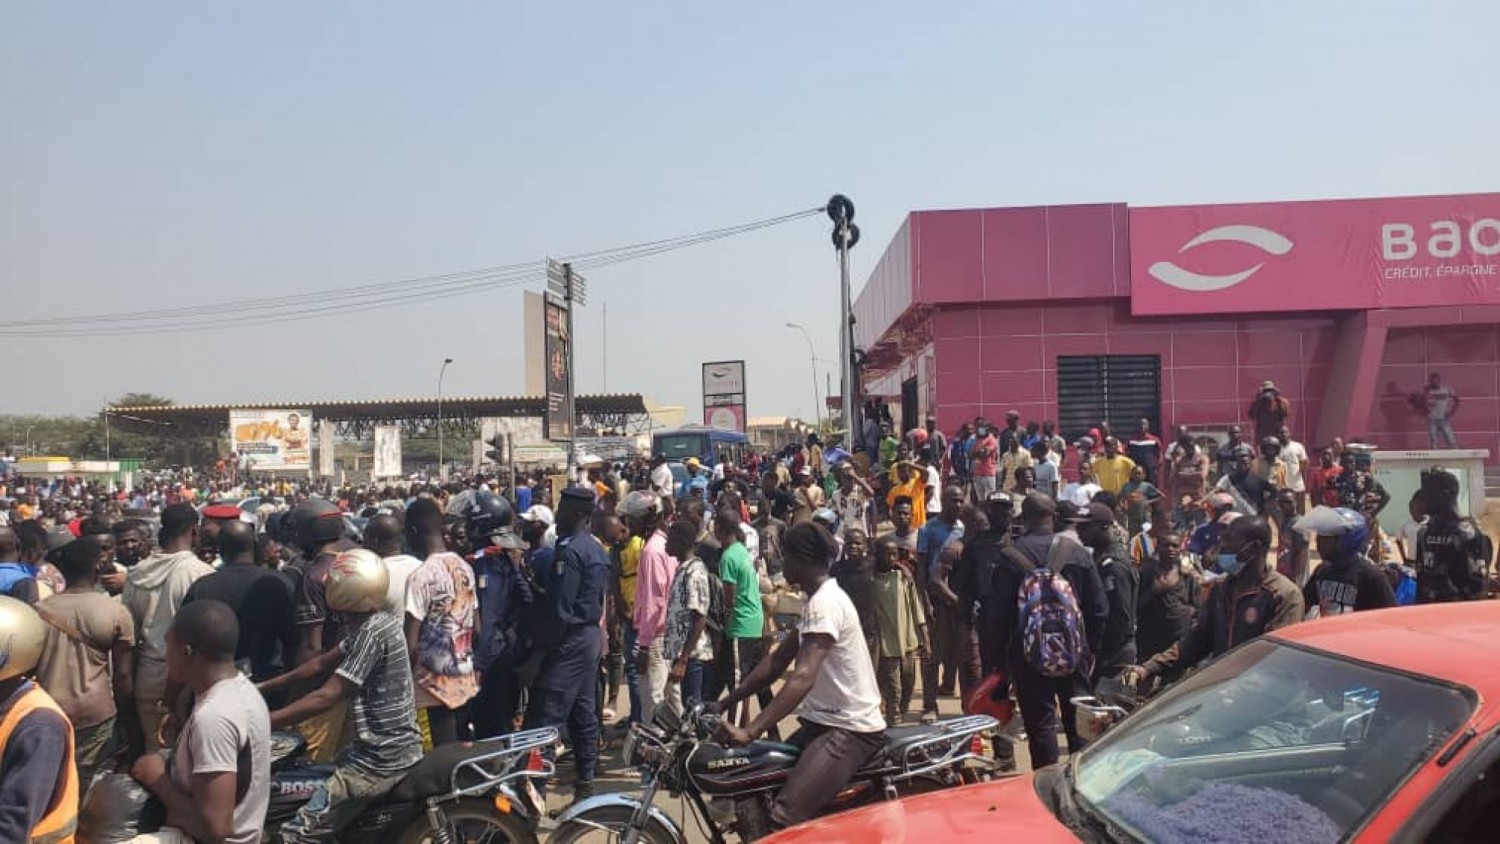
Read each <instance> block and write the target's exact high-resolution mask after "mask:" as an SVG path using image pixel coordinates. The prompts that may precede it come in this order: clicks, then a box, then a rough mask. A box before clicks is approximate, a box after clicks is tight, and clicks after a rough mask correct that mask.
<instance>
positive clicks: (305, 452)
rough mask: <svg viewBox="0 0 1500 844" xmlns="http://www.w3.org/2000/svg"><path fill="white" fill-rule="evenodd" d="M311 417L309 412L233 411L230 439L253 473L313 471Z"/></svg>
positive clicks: (230, 415)
mask: <svg viewBox="0 0 1500 844" xmlns="http://www.w3.org/2000/svg"><path fill="white" fill-rule="evenodd" d="M312 426H313V418H312V414H311V413H310V412H308V411H306V410H231V411H229V439H230V444H231V445H232V446H233V447H234V450H235V452H236V453H238V454H239V455H240V456H241V457H242V458H244V459H245V462H246V464H247V465H249V467H250V470H251V471H252V472H271V471H283V470H285V471H301V472H306V471H309V470H311V469H312Z"/></svg>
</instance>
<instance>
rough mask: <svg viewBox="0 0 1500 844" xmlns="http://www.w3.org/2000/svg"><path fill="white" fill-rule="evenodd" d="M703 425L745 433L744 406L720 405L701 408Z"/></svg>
mask: <svg viewBox="0 0 1500 844" xmlns="http://www.w3.org/2000/svg"><path fill="white" fill-rule="evenodd" d="M703 424H705V425H707V426H709V427H710V428H725V429H728V430H730V431H739V432H740V433H744V432H745V406H744V405H743V404H721V405H719V406H717V407H705V408H703Z"/></svg>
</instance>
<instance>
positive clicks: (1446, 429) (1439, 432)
mask: <svg viewBox="0 0 1500 844" xmlns="http://www.w3.org/2000/svg"><path fill="white" fill-rule="evenodd" d="M1427 437H1428V439H1429V440H1430V441H1431V442H1432V447H1433V448H1440V447H1446V448H1458V440H1457V438H1455V437H1454V436H1453V423H1452V422H1450V421H1449V420H1447V419H1428V420H1427ZM1439 440H1441V441H1442V443H1443V446H1439V445H1438V442H1439Z"/></svg>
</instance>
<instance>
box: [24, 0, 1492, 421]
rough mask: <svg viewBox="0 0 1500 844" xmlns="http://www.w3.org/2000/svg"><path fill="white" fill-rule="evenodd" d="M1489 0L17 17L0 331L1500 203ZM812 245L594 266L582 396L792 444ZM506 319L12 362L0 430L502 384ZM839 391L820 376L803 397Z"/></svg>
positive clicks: (321, 326) (509, 371) (187, 340)
mask: <svg viewBox="0 0 1500 844" xmlns="http://www.w3.org/2000/svg"><path fill="white" fill-rule="evenodd" d="M1496 33H1500V3H1496V2H1494V0H1473V2H1420V3H1412V2H1409V0H1407V2H1370V0H1366V2H1322V0H1320V2H1306V0H1300V2H1248V3H1245V2H1242V3H1204V2H1176V3H1165V2H1164V3H1144V2H1139V3H1137V2H1114V3H1110V2H1086V3H1084V2H1080V3H1019V2H1015V3H1012V2H976V3H912V2H878V3H877V2H861V3H845V4H836V3H809V2H759V3H751V4H744V3H734V4H731V3H713V2H708V3H704V2H699V3H690V2H685V1H684V2H677V3H662V2H634V3H604V2H595V3H582V2H576V3H555V2H554V3H510V2H506V3H498V2H491V3H409V2H408V3H388V2H369V1H368V0H366V1H364V2H343V3H336V2H319V3H304V2H284V3H271V2H261V3H236V4H229V3H202V2H179V3H164V2H135V3H110V4H98V3H39V2H23V0H3V2H0V302H3V314H4V316H3V317H0V320H6V321H12V320H20V319H25V318H29V317H42V316H54V315H60V314H61V315H66V314H79V313H96V312H118V311H128V310H138V309H143V308H161V307H173V306H182V305H195V304H202V303H211V302H214V301H220V300H234V299H243V298H246V297H250V296H259V295H265V296H279V295H288V294H297V293H302V292H314V295H315V291H317V290H319V289H326V288H331V287H340V286H348V285H356V284H365V283H371V282H380V281H388V280H396V279H402V278H409V277H415V276H424V275H431V274H437V273H445V272H452V271H459V270H466V269H470V268H475V267H484V266H493V265H497V264H507V263H511V262H515V261H523V260H529V259H534V258H540V257H541V256H543V255H545V254H548V253H554V254H556V253H568V252H582V251H587V250H592V249H596V248H602V247H609V246H615V245H621V244H627V243H632V242H637V241H644V240H652V239H656V238H661V237H670V236H674V235H678V234H685V233H688V232H693V231H697V230H700V229H705V228H713V227H717V226H721V225H729V224H733V223H738V222H743V221H749V220H754V219H758V218H762V217H769V216H773V215H777V214H781V213H784V212H789V211H795V210H799V209H802V208H808V207H812V206H815V205H818V204H821V203H822V202H823V201H824V200H826V198H827V197H828V196H829V195H830V194H831V193H834V192H844V193H847V194H848V195H849V196H851V197H852V198H853V199H854V201H855V202H856V203H857V205H858V222H859V223H860V224H861V227H862V229H863V232H864V241H863V243H862V244H861V245H860V246H859V247H858V248H857V249H856V250H855V255H854V275H855V285H856V290H857V289H858V287H859V286H860V285H862V284H863V281H864V278H865V275H866V274H867V272H868V271H869V268H870V267H872V266H873V264H874V262H875V260H876V259H877V258H878V257H879V255H880V253H881V251H882V250H883V249H884V248H885V245H886V244H887V243H888V242H889V240H890V238H891V236H892V234H893V233H894V231H895V229H896V228H897V226H898V225H899V224H900V221H901V219H902V216H903V215H904V214H905V213H906V212H907V211H909V210H911V209H918V208H932V207H963V206H1004V205H1028V204H1062V203H1070V202H1102V201H1123V202H1129V203H1132V204H1169V203H1194V202H1232V201H1253V200H1273V199H1288V198H1308V197H1321V196H1359V195H1374V196H1378V195H1387V194H1402V193H1446V192H1470V191H1483V190H1495V189H1497V188H1500V109H1497V108H1496V107H1495V104H1496V102H1497V94H1500V90H1497V88H1496V85H1497V79H1500V50H1497V49H1496V41H1495V36H1496ZM827 226H828V224H827V221H826V220H825V219H824V218H821V217H819V218H814V219H809V220H804V221H799V222H796V223H792V224H789V225H787V226H784V227H780V228H776V229H771V230H768V231H764V232H759V233H755V234H751V235H747V236H744V237H740V238H737V239H734V240H730V241H725V242H721V243H717V244H713V245H709V246H705V247H699V248H695V249H690V250H684V251H680V252H676V253H672V254H670V255H666V256H663V257H659V258H654V259H650V260H646V261H641V262H636V263H631V264H626V265H622V266H618V267H611V268H608V269H601V270H599V271H598V272H596V273H594V274H593V275H592V277H591V278H590V282H591V297H592V298H591V301H590V304H589V305H588V307H587V308H585V309H583V310H582V312H581V314H580V318H579V321H578V324H577V331H578V335H579V341H580V348H579V352H578V354H579V362H580V368H579V373H578V376H577V384H578V387H579V389H580V391H582V392H595V391H598V390H601V389H603V388H604V386H605V384H604V377H603V375H604V367H603V361H604V355H605V352H604V345H603V342H602V337H601V327H602V325H601V316H602V312H603V303H604V302H606V301H607V302H608V311H609V328H608V356H609V363H608V389H609V390H611V391H616V392H626V391H629V392H636V391H638V392H643V393H645V394H647V395H649V396H651V397H652V398H654V399H656V400H657V401H660V402H663V403H680V404H685V405H687V406H688V408H689V414H690V416H696V415H697V414H698V407H699V395H698V393H699V380H698V378H699V374H698V373H699V364H700V363H701V362H702V361H706V360H716V359H725V358H744V359H746V360H747V362H748V364H747V365H748V385H749V392H750V397H749V401H750V412H751V414H752V415H780V414H784V413H792V414H798V415H803V416H807V415H809V414H810V413H811V405H812V398H811V386H810V383H809V377H808V366H809V364H808V352H807V345H806V343H805V342H804V340H803V338H802V337H801V336H800V335H799V334H797V333H795V332H793V331H791V330H789V329H787V328H785V327H784V324H785V323H786V322H787V321H788V320H795V321H801V322H805V323H806V324H807V325H808V326H809V328H810V329H811V330H812V332H813V337H814V340H815V341H816V343H817V346H818V353H819V355H820V356H821V357H823V358H826V359H828V360H829V361H830V362H831V361H832V360H833V359H834V358H835V357H836V356H837V339H836V338H837V334H836V330H837V329H836V325H837V305H838V287H837V263H836V261H835V257H834V253H833V251H832V249H831V247H830V245H829V239H828V233H827ZM520 312H521V292H520V290H519V289H517V288H511V289H505V290H500V291H495V292H488V293H479V294H475V295H472V296H468V297H465V298H460V299H451V300H447V301H443V302H430V303H425V304H419V305H412V306H407V307H403V308H399V309H394V310H384V311H375V312H369V313H362V314H352V315H347V316H340V317H330V318H327V319H324V320H322V321H317V322H297V323H290V324H284V325H272V326H257V327H250V328H217V329H214V330H211V331H197V332H192V333H183V334H178V335H175V336H163V335H146V336H136V337H91V338H90V337H85V338H76V337H69V338H32V339H26V340H17V339H15V338H5V340H4V348H6V350H7V354H6V358H7V361H6V362H7V364H8V365H7V366H6V367H5V371H6V373H7V378H6V381H7V385H6V386H7V389H6V390H5V398H4V402H3V408H4V411H6V412H53V411H87V410H90V409H94V408H97V407H98V406H99V405H100V404H101V403H102V402H103V401H104V400H105V399H106V398H107V397H111V396H115V395H118V394H120V393H123V392H125V391H151V392H157V393H161V394H164V395H167V396H170V397H172V398H174V399H176V400H177V401H179V402H184V403H186V402H227V401H234V400H236V399H239V400H247V401H248V400H261V401H264V400H275V399H282V398H286V399H312V398H339V397H385V396H410V395H431V394H432V393H433V392H434V390H435V388H434V384H435V378H436V374H437V371H438V366H439V364H440V363H441V361H442V359H443V358H444V357H453V358H454V359H455V363H454V364H453V366H452V367H451V368H450V369H449V371H448V376H447V381H446V388H445V392H446V393H448V394H449V395H491V394H516V393H519V392H521V391H522V389H523V386H524V379H523V374H522V371H521V366H520V363H519V359H520V358H519V356H520V350H521V321H520ZM826 370H827V367H826V366H820V368H819V376H818V380H819V388H820V390H821V389H822V385H823V375H822V373H823V372H824V371H826Z"/></svg>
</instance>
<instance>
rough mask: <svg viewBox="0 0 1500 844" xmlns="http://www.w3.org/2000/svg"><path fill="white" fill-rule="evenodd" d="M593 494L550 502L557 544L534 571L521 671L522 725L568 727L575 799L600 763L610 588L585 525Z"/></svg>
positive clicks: (587, 789) (579, 492)
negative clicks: (546, 563)
mask: <svg viewBox="0 0 1500 844" xmlns="http://www.w3.org/2000/svg"><path fill="white" fill-rule="evenodd" d="M593 511H594V492H593V490H591V489H588V488H587V487H570V488H568V489H567V490H564V491H563V494H562V496H561V500H560V501H559V503H558V507H557V516H556V520H557V537H558V539H557V545H556V548H555V552H556V554H555V557H554V558H553V561H552V563H551V565H550V567H547V568H550V570H549V571H542V570H541V567H539V568H538V569H536V570H534V574H535V576H536V582H537V585H538V586H539V587H540V590H541V594H539V595H537V596H536V604H535V606H536V607H537V609H538V610H539V611H538V612H537V613H535V614H534V615H533V619H534V622H533V624H532V625H531V627H532V630H531V637H532V640H533V641H532V645H533V647H534V648H535V650H534V651H533V653H532V655H531V657H530V658H529V659H528V660H527V663H526V665H525V667H523V669H522V679H523V681H530V679H531V678H532V677H533V676H535V678H536V680H535V682H534V683H532V682H528V683H527V684H528V685H529V686H530V689H531V696H530V699H529V700H528V701H527V705H526V722H525V726H526V729H528V730H529V729H535V728H537V727H561V726H563V725H565V724H566V725H567V728H568V736H569V739H570V740H571V742H572V746H573V756H574V759H575V760H577V766H578V781H577V784H576V785H575V786H574V787H573V797H574V799H575V800H583V799H585V798H588V797H591V796H593V793H594V773H595V770H596V769H597V767H598V765H599V716H598V713H597V712H596V711H595V698H596V697H597V696H598V686H597V682H596V675H597V674H598V671H599V655H600V646H601V644H602V642H601V631H600V629H599V621H600V619H601V618H602V617H603V615H604V595H605V592H606V590H607V589H608V588H609V555H608V554H607V553H605V551H604V546H602V545H600V544H599V540H597V539H595V538H594V536H593V534H592V533H590V531H589V523H590V517H591V516H592V514H593Z"/></svg>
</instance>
